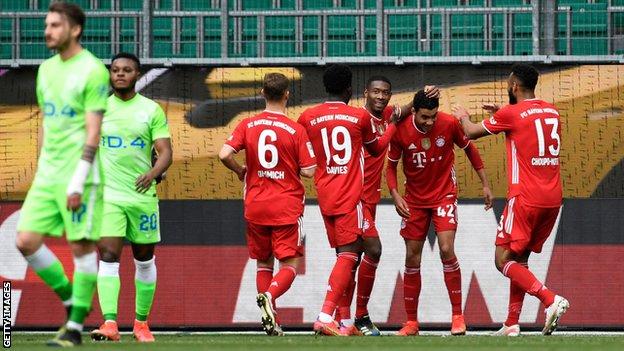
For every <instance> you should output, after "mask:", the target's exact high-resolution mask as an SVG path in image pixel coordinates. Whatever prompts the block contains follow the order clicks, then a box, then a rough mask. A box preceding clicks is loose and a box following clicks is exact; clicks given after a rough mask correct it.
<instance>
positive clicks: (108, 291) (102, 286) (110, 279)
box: [97, 261, 121, 321]
mask: <svg viewBox="0 0 624 351" xmlns="http://www.w3.org/2000/svg"><path fill="white" fill-rule="evenodd" d="M103 264H107V265H117V268H119V263H118V262H115V263H108V262H102V261H100V273H98V277H97V290H98V298H99V301H100V308H101V309H102V314H103V315H104V320H105V321H116V320H117V301H118V300H119V288H120V286H121V282H120V280H119V274H117V276H106V275H102V274H101V273H102V268H103Z"/></svg>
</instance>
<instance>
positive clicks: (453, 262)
mask: <svg viewBox="0 0 624 351" xmlns="http://www.w3.org/2000/svg"><path fill="white" fill-rule="evenodd" d="M442 265H443V267H444V283H445V284H446V290H448V294H449V300H451V306H452V309H453V315H458V314H462V292H461V269H459V262H458V261H457V257H453V258H451V259H448V260H442Z"/></svg>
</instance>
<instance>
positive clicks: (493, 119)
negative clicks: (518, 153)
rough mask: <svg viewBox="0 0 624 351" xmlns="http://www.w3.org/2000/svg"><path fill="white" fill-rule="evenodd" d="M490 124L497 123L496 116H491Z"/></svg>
mask: <svg viewBox="0 0 624 351" xmlns="http://www.w3.org/2000/svg"><path fill="white" fill-rule="evenodd" d="M490 124H491V125H494V124H496V119H495V118H494V116H492V117H490Z"/></svg>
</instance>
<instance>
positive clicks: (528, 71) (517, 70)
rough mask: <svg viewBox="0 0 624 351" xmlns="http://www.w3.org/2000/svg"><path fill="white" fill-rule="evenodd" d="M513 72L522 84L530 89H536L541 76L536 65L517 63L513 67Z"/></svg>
mask: <svg viewBox="0 0 624 351" xmlns="http://www.w3.org/2000/svg"><path fill="white" fill-rule="evenodd" d="M511 73H512V74H513V76H514V77H516V79H518V80H519V81H520V85H522V86H523V87H525V88H527V89H529V90H535V86H536V85H537V79H538V78H539V72H538V71H537V69H535V67H533V66H531V65H527V64H525V63H517V64H515V65H513V66H512V67H511Z"/></svg>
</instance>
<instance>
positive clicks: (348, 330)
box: [336, 76, 440, 336]
mask: <svg viewBox="0 0 624 351" xmlns="http://www.w3.org/2000/svg"><path fill="white" fill-rule="evenodd" d="M425 92H426V93H427V96H428V97H435V98H438V97H439V95H440V90H439V89H438V88H437V87H435V86H426V87H425ZM391 98H392V83H391V82H390V80H389V79H388V78H387V77H384V76H372V77H370V78H369V79H368V80H367V82H366V86H365V87H364V99H365V103H364V106H362V108H363V109H365V110H366V111H367V112H368V113H369V114H370V116H371V124H372V126H373V131H374V133H375V134H376V135H377V137H378V138H381V137H382V136H383V134H384V133H385V131H386V129H387V128H388V125H389V124H390V123H391V122H390V119H391V117H392V113H393V112H394V108H393V107H391V106H388V104H389V103H390V99H391ZM411 108H412V102H411V101H410V102H409V103H408V104H407V105H405V106H403V107H402V108H401V109H400V110H399V111H401V112H400V115H401V118H403V117H405V116H407V115H408V114H411ZM386 151H387V149H386V150H384V151H383V152H382V153H381V154H379V155H377V156H373V155H371V154H370V153H369V152H368V151H366V150H364V189H363V192H362V208H363V212H364V225H363V228H362V229H363V234H362V244H363V248H364V255H363V257H362V259H361V260H360V263H359V268H358V267H356V268H358V269H357V298H356V310H355V321H353V320H351V302H352V299H353V292H354V290H355V285H356V284H355V272H352V273H353V274H352V279H351V282H350V285H349V286H348V287H347V290H346V291H345V293H344V294H343V296H342V298H341V299H340V301H339V302H338V308H337V309H336V321H338V322H340V329H341V331H342V332H343V334H345V335H365V336H379V335H381V333H380V332H379V329H378V328H377V326H376V325H375V324H374V323H373V322H372V321H371V318H370V316H369V313H368V301H369V300H370V295H371V292H372V290H373V285H374V283H375V273H376V271H377V265H378V264H379V260H380V258H381V251H382V249H381V241H380V240H379V232H378V231H377V227H376V225H375V217H376V212H377V204H378V203H379V200H380V199H381V176H382V173H383V168H384V161H385V159H386ZM354 270H355V269H354Z"/></svg>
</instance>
